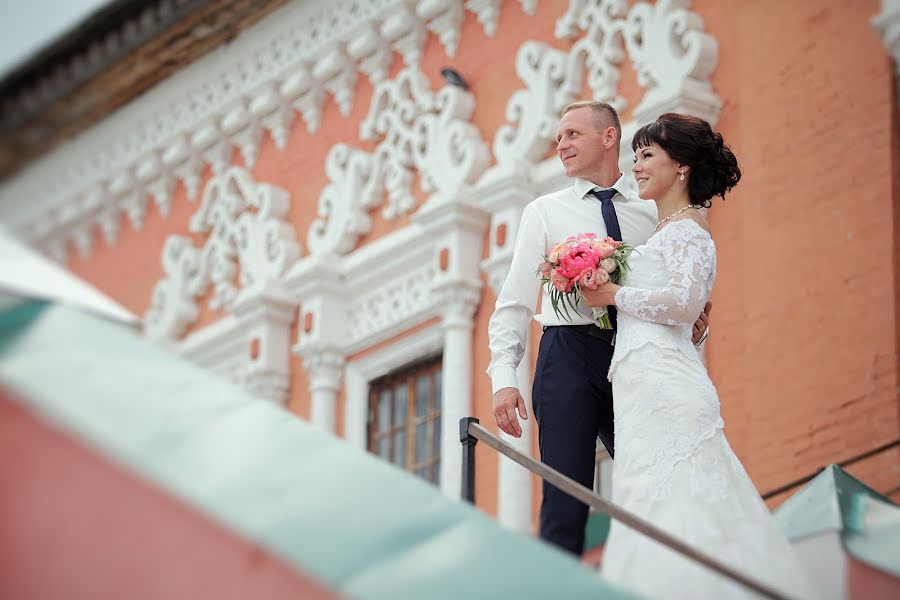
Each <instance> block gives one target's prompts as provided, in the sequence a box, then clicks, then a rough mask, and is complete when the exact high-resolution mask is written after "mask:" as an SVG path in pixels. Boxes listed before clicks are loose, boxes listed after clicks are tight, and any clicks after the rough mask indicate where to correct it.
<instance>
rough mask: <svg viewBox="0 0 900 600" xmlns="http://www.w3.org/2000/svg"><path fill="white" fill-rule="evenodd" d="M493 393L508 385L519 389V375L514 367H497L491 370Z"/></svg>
mask: <svg viewBox="0 0 900 600" xmlns="http://www.w3.org/2000/svg"><path fill="white" fill-rule="evenodd" d="M491 387H492V388H493V393H494V394H496V393H497V390H502V389H503V388H506V387H512V388H516V389H519V376H518V374H517V373H516V370H515V369H514V368H512V367H497V368H495V369H494V370H493V371H492V372H491Z"/></svg>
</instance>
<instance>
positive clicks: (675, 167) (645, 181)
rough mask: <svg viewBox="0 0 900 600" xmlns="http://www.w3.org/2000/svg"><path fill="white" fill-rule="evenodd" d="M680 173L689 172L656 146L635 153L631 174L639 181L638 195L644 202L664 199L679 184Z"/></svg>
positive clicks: (645, 147)
mask: <svg viewBox="0 0 900 600" xmlns="http://www.w3.org/2000/svg"><path fill="white" fill-rule="evenodd" d="M679 171H685V172H686V171H687V170H686V169H685V168H684V167H681V166H680V165H679V164H678V163H677V162H675V161H674V160H672V158H671V157H670V156H669V155H668V154H667V153H666V151H665V150H663V149H662V148H660V147H659V146H657V145H656V144H650V145H649V146H642V147H641V148H638V149H637V150H636V151H635V153H634V166H633V167H632V168H631V172H632V173H634V179H635V181H637V186H638V195H639V196H640V197H641V198H643V199H644V200H652V199H655V198H662V197H664V196H665V195H666V194H667V193H668V192H669V190H670V189H671V188H672V187H673V186H674V185H675V184H676V183H679V182H680V180H679V179H678V175H679Z"/></svg>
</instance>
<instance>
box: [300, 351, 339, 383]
mask: <svg viewBox="0 0 900 600" xmlns="http://www.w3.org/2000/svg"><path fill="white" fill-rule="evenodd" d="M300 356H301V357H302V358H303V368H304V369H305V370H306V372H307V374H308V375H309V390H310V392H312V393H316V392H317V391H320V390H328V391H332V392H336V391H337V390H338V389H340V385H341V375H342V373H343V370H344V364H345V362H346V357H345V356H344V354H343V353H342V352H340V351H338V350H337V349H332V348H323V347H318V346H309V347H305V348H304V349H303V351H302V352H300Z"/></svg>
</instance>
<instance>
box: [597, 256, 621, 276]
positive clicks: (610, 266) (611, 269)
mask: <svg viewBox="0 0 900 600" xmlns="http://www.w3.org/2000/svg"><path fill="white" fill-rule="evenodd" d="M600 268H601V269H603V270H604V271H606V272H607V273H615V271H616V269H617V268H619V264H618V263H617V262H616V261H615V259H612V258H604V259H603V260H601V261H600Z"/></svg>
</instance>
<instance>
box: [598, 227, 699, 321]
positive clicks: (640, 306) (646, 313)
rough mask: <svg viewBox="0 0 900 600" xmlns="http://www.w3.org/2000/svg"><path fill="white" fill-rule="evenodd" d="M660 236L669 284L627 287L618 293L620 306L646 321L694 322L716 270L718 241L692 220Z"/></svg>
mask: <svg viewBox="0 0 900 600" xmlns="http://www.w3.org/2000/svg"><path fill="white" fill-rule="evenodd" d="M682 223H693V226H688V225H684V224H682ZM659 236H660V239H659V240H658V241H659V243H660V246H661V248H660V249H661V250H662V253H663V256H664V257H665V263H666V270H667V271H668V273H669V281H668V283H667V284H666V286H665V287H663V288H659V289H652V290H643V289H639V288H633V287H623V288H621V289H620V290H619V291H618V292H616V307H617V309H618V310H620V311H624V312H626V313H628V314H629V315H632V316H634V317H637V318H639V319H643V320H645V321H652V322H654V323H661V324H663V325H691V324H693V323H694V321H696V320H697V317H699V316H700V312H701V311H702V310H703V304H704V302H705V301H706V296H707V295H708V293H709V285H710V279H711V278H712V277H713V276H714V273H715V264H716V248H715V244H713V241H712V238H710V237H709V234H708V233H707V232H706V231H705V230H703V228H701V227H700V226H699V225H697V224H696V223H694V222H693V221H690V220H688V219H685V220H684V221H679V222H676V223H672V224H671V225H669V226H668V227H666V228H665V229H664V230H663V232H662V233H660V234H659Z"/></svg>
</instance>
